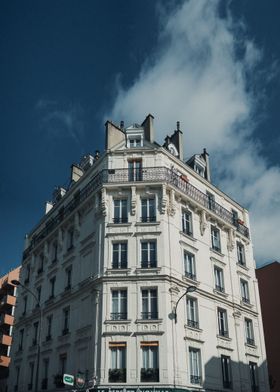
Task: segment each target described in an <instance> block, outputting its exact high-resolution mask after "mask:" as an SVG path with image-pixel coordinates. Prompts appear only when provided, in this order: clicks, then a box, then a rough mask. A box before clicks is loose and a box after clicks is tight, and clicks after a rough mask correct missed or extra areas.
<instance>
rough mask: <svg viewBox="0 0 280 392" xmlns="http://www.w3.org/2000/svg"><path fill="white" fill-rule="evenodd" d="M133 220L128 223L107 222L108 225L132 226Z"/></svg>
mask: <svg viewBox="0 0 280 392" xmlns="http://www.w3.org/2000/svg"><path fill="white" fill-rule="evenodd" d="M131 225H132V223H131V222H127V223H107V227H129V226H131Z"/></svg>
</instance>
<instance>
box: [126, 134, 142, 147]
mask: <svg viewBox="0 0 280 392" xmlns="http://www.w3.org/2000/svg"><path fill="white" fill-rule="evenodd" d="M128 143H129V144H128V146H129V147H130V148H135V147H142V143H141V138H140V137H134V138H129V139H128Z"/></svg>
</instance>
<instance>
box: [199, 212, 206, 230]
mask: <svg viewBox="0 0 280 392" xmlns="http://www.w3.org/2000/svg"><path fill="white" fill-rule="evenodd" d="M206 227H207V222H206V213H205V211H204V210H202V211H201V214H200V234H201V235H202V236H203V234H204V233H205V230H206Z"/></svg>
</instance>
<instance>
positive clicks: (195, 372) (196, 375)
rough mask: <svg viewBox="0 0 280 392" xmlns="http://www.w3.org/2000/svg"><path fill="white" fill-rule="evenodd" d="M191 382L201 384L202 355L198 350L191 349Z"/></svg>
mask: <svg viewBox="0 0 280 392" xmlns="http://www.w3.org/2000/svg"><path fill="white" fill-rule="evenodd" d="M189 364H190V382H191V384H201V355H200V350H199V349H197V348H193V347H190V348H189Z"/></svg>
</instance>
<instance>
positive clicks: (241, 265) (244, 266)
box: [236, 263, 249, 271]
mask: <svg viewBox="0 0 280 392" xmlns="http://www.w3.org/2000/svg"><path fill="white" fill-rule="evenodd" d="M236 265H237V266H238V267H240V268H242V269H244V270H245V271H249V268H248V267H247V266H246V265H244V264H240V263H236Z"/></svg>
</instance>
